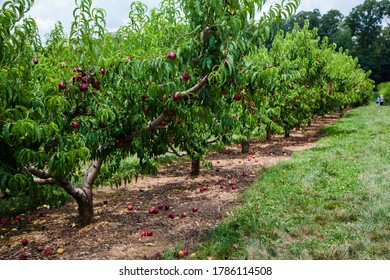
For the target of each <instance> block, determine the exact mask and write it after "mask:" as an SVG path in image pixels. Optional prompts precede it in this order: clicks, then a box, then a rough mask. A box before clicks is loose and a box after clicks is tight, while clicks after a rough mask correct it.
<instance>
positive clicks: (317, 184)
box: [196, 105, 390, 260]
mask: <svg viewBox="0 0 390 280" xmlns="http://www.w3.org/2000/svg"><path fill="white" fill-rule="evenodd" d="M324 131H325V133H326V136H325V137H323V138H322V139H321V140H320V141H319V142H318V144H317V146H316V147H315V148H313V149H311V150H308V151H304V152H298V153H295V154H293V156H292V159H291V160H289V161H286V162H282V163H280V164H278V165H277V166H275V167H273V168H270V169H269V170H267V171H266V172H264V173H263V174H262V175H261V177H259V179H258V180H257V182H256V183H255V184H254V185H253V186H252V187H251V188H250V189H248V190H247V191H246V192H245V193H244V195H243V197H242V200H241V203H242V204H241V206H240V207H238V208H236V209H234V210H233V211H232V212H231V213H229V214H228V218H227V221H226V222H225V223H223V224H222V225H220V226H218V227H216V228H215V229H213V231H212V233H211V236H210V238H209V240H207V241H205V242H204V243H202V244H200V245H199V247H198V248H197V252H196V256H197V258H201V259H207V258H208V257H210V256H211V257H213V258H214V259H332V260H333V259H336V260H343V259H390V107H389V106H382V107H375V105H374V106H372V105H371V106H365V107H360V108H357V109H355V110H353V111H351V112H350V113H349V114H347V115H346V116H345V117H343V118H342V119H340V120H339V121H338V122H337V123H336V124H335V125H332V126H329V127H327V128H325V129H324Z"/></svg>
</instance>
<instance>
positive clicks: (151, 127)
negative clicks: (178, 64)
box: [120, 75, 208, 149]
mask: <svg viewBox="0 0 390 280" xmlns="http://www.w3.org/2000/svg"><path fill="white" fill-rule="evenodd" d="M207 82H208V76H207V75H206V76H204V77H203V78H201V79H200V80H199V82H198V83H197V84H195V85H194V86H193V87H191V88H189V89H187V90H184V91H180V92H177V94H179V96H183V95H189V94H191V93H194V92H197V91H199V90H200V89H202V88H203V87H204V86H205V85H206V84H207ZM167 112H168V108H164V110H163V112H162V113H161V114H160V115H159V116H158V117H157V118H156V119H154V120H153V121H151V122H149V123H148V125H147V127H146V128H145V129H146V130H148V131H151V130H154V129H156V128H157V127H158V126H159V125H160V124H161V122H162V121H163V120H165V118H166V117H167V116H168V113H167ZM139 134H140V132H139V131H134V132H133V133H131V134H130V135H129V136H128V137H127V138H125V139H123V140H122V143H121V144H120V148H124V149H125V148H127V147H129V146H130V144H131V142H132V141H133V140H134V139H135V138H136V137H138V135H139Z"/></svg>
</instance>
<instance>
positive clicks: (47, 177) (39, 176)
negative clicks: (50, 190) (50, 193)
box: [26, 166, 83, 198]
mask: <svg viewBox="0 0 390 280" xmlns="http://www.w3.org/2000/svg"><path fill="white" fill-rule="evenodd" d="M26 170H27V171H28V172H30V173H31V174H32V175H33V176H34V178H33V180H34V182H35V183H37V184H39V185H59V186H60V187H62V188H63V189H64V190H65V191H66V192H67V193H68V194H69V195H71V196H73V197H74V198H78V197H80V196H82V195H83V194H82V190H81V189H79V188H76V187H75V186H74V185H73V184H72V182H70V181H69V180H67V179H62V180H56V179H55V178H54V176H53V175H52V174H51V173H50V172H48V171H46V170H42V169H38V168H36V167H35V166H29V167H27V168H26Z"/></svg>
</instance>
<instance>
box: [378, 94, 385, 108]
mask: <svg viewBox="0 0 390 280" xmlns="http://www.w3.org/2000/svg"><path fill="white" fill-rule="evenodd" d="M384 104H385V99H384V97H383V95H381V96H379V105H380V106H383V105H384Z"/></svg>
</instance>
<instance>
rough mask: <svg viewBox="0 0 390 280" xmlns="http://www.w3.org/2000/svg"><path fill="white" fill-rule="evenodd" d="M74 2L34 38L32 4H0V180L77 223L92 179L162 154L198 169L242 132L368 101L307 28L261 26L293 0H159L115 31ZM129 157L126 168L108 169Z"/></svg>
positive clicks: (342, 59)
mask: <svg viewBox="0 0 390 280" xmlns="http://www.w3.org/2000/svg"><path fill="white" fill-rule="evenodd" d="M75 2H76V9H75V10H74V13H73V15H74V21H73V24H72V28H71V31H70V34H69V35H66V34H65V32H64V30H63V27H62V25H61V23H58V24H57V25H56V27H55V28H54V29H53V31H52V32H51V33H50V34H48V36H47V43H46V44H45V45H44V46H43V45H42V43H41V40H40V38H39V36H38V30H37V27H36V24H35V22H34V20H33V19H31V18H23V15H24V14H25V13H26V12H27V11H28V10H29V9H30V8H31V6H32V5H33V1H32V0H22V1H7V2H6V3H5V4H4V5H3V7H2V10H1V17H0V20H1V24H0V40H1V43H2V44H1V45H0V79H1V81H2V86H1V87H0V102H1V107H0V128H1V135H0V158H1V165H0V182H1V192H2V193H3V194H8V195H11V196H12V197H13V198H17V199H20V198H23V197H26V196H28V197H30V198H33V200H34V201H36V202H37V203H40V202H42V199H45V198H47V197H48V196H49V197H52V195H53V194H55V192H57V190H58V189H62V190H64V191H65V192H66V193H67V195H70V196H71V197H73V198H74V199H75V200H76V201H77V204H78V211H79V217H80V225H81V226H85V225H87V224H90V223H91V222H92V221H93V191H92V190H93V187H94V186H98V185H101V184H102V183H103V182H104V180H106V179H109V178H117V179H115V180H113V183H115V184H117V185H119V184H121V183H122V182H129V181H130V180H131V179H133V178H136V177H137V176H138V175H140V174H147V173H155V172H157V164H156V158H157V157H158V156H160V155H164V154H165V153H167V152H168V151H174V152H175V153H177V154H180V155H186V156H187V157H189V158H190V159H191V160H192V161H193V163H194V165H193V170H192V172H193V173H194V174H196V173H197V172H199V162H200V160H201V159H202V158H203V157H204V156H205V155H206V154H207V151H208V148H209V146H210V143H214V144H220V145H224V144H228V143H232V142H233V141H236V142H241V143H243V147H244V151H243V152H245V147H248V145H247V144H246V143H248V141H249V140H250V139H251V138H252V137H263V138H265V137H267V136H268V137H270V136H271V135H272V134H275V133H284V134H285V135H286V136H288V134H289V133H290V131H291V130H292V129H294V128H296V127H300V126H302V125H305V124H308V123H309V122H310V120H311V119H312V118H313V117H315V116H318V115H323V114H326V113H330V112H333V111H335V110H341V109H343V108H346V107H350V106H358V105H361V104H364V103H365V102H367V100H368V98H369V96H371V93H370V91H371V90H372V87H373V85H372V82H371V81H370V80H369V79H368V78H367V76H368V74H369V73H366V72H364V71H362V70H361V69H360V67H359V65H358V64H357V60H356V59H353V58H352V57H350V56H348V54H347V53H346V52H341V51H339V52H337V51H335V47H334V46H332V45H329V44H327V42H326V41H325V42H324V41H323V42H322V43H321V44H320V43H319V39H318V36H317V34H316V32H315V31H310V30H308V28H307V26H305V27H304V28H303V29H299V28H295V29H294V30H293V31H292V32H291V33H287V34H284V33H283V32H278V33H276V34H274V33H273V32H272V30H274V26H275V25H278V24H280V23H281V22H282V20H283V19H286V18H288V17H290V16H291V15H292V14H293V13H294V12H295V11H296V9H297V7H298V5H299V1H298V0H291V1H283V2H282V4H275V5H274V6H273V7H272V8H271V9H270V10H269V11H267V12H266V13H263V14H262V16H261V17H260V18H258V16H257V15H258V14H259V12H260V11H261V8H262V7H263V6H264V4H265V2H266V1H265V0H242V1H241V0H240V1H230V0H196V1H191V0H190V1H188V0H186V1H184V0H181V1H175V0H165V1H162V3H161V5H160V7H159V8H158V9H153V10H151V11H150V12H149V11H148V10H147V7H146V6H145V5H144V4H142V3H140V2H133V3H132V4H131V5H130V12H129V23H128V24H127V25H125V26H122V27H121V28H120V29H119V30H118V31H117V32H115V33H109V32H107V30H106V29H105V11H104V10H102V9H97V8H93V5H92V1H91V0H76V1H75ZM271 36H272V37H274V39H273V45H272V47H271V48H270V49H267V48H265V42H267V41H268V40H269V39H270V37H271ZM129 156H136V157H137V159H138V161H139V164H138V165H137V168H135V169H134V170H132V171H131V172H130V171H129V174H128V175H127V176H125V177H121V178H118V177H115V174H116V170H117V169H118V167H119V165H120V163H121V161H122V160H123V159H125V158H127V157H129ZM20 201H23V200H20ZM57 201H58V202H62V201H60V200H57Z"/></svg>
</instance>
